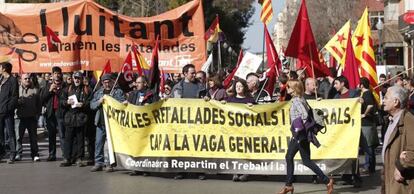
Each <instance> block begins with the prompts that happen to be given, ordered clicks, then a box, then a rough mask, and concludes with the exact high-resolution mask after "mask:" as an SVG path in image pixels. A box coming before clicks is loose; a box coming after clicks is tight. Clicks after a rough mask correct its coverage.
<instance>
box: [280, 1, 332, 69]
mask: <svg viewBox="0 0 414 194" xmlns="http://www.w3.org/2000/svg"><path fill="white" fill-rule="evenodd" d="M285 54H286V56H290V57H293V58H297V59H299V60H300V61H301V62H302V63H303V64H304V65H305V66H306V67H307V68H306V73H307V74H308V75H312V77H324V76H328V75H330V71H329V69H328V67H327V66H325V65H322V64H320V61H319V57H318V48H317V46H316V41H315V38H314V36H313V32H312V27H311V24H310V21H309V16H308V11H307V9H306V2H305V0H302V5H301V7H300V10H299V14H298V18H297V20H296V23H295V26H294V28H293V31H292V35H291V37H290V40H289V44H288V46H287V48H286V53H285ZM312 70H313V71H312Z"/></svg>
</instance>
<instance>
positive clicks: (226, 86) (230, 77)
mask: <svg viewBox="0 0 414 194" xmlns="http://www.w3.org/2000/svg"><path fill="white" fill-rule="evenodd" d="M242 60H243V49H240V53H239V58H238V59H237V64H236V67H235V68H234V69H233V71H232V72H231V73H230V74H229V75H228V76H227V77H226V79H225V80H224V81H223V87H224V88H225V89H228V88H229V87H230V83H231V80H233V77H234V74H236V71H237V69H238V68H239V65H240V63H241V61H242Z"/></svg>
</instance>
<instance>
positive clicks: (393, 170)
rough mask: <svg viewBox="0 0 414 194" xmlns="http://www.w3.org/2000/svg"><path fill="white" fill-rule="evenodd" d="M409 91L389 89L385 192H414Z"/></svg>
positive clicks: (413, 139) (412, 118) (413, 130)
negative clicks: (408, 109) (408, 105)
mask: <svg viewBox="0 0 414 194" xmlns="http://www.w3.org/2000/svg"><path fill="white" fill-rule="evenodd" d="M407 101H408V92H407V91H406V90H405V89H404V88H402V87H401V86H393V87H390V88H388V90H387V93H386V94H385V97H384V101H383V103H384V110H385V111H387V112H388V113H389V114H390V115H391V119H390V124H389V125H388V129H387V132H386V134H385V139H384V145H383V149H382V157H383V160H384V176H383V177H384V184H383V188H382V189H383V193H386V194H391V193H412V192H413V191H414V143H413V142H414V128H413V127H412V126H414V116H413V115H412V114H411V113H410V112H408V111H407V110H406V106H407Z"/></svg>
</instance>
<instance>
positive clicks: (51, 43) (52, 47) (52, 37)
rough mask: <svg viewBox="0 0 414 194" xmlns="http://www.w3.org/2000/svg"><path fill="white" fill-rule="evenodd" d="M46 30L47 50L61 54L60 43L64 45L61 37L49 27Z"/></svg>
mask: <svg viewBox="0 0 414 194" xmlns="http://www.w3.org/2000/svg"><path fill="white" fill-rule="evenodd" d="M45 28H46V38H47V48H48V49H49V52H59V48H58V43H62V41H60V39H59V37H58V36H57V35H56V34H55V32H53V30H52V29H50V28H49V27H48V26H45Z"/></svg>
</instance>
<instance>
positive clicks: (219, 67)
mask: <svg viewBox="0 0 414 194" xmlns="http://www.w3.org/2000/svg"><path fill="white" fill-rule="evenodd" d="M217 46H218V70H217V72H220V70H221V41H220V38H219V40H218V42H217Z"/></svg>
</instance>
